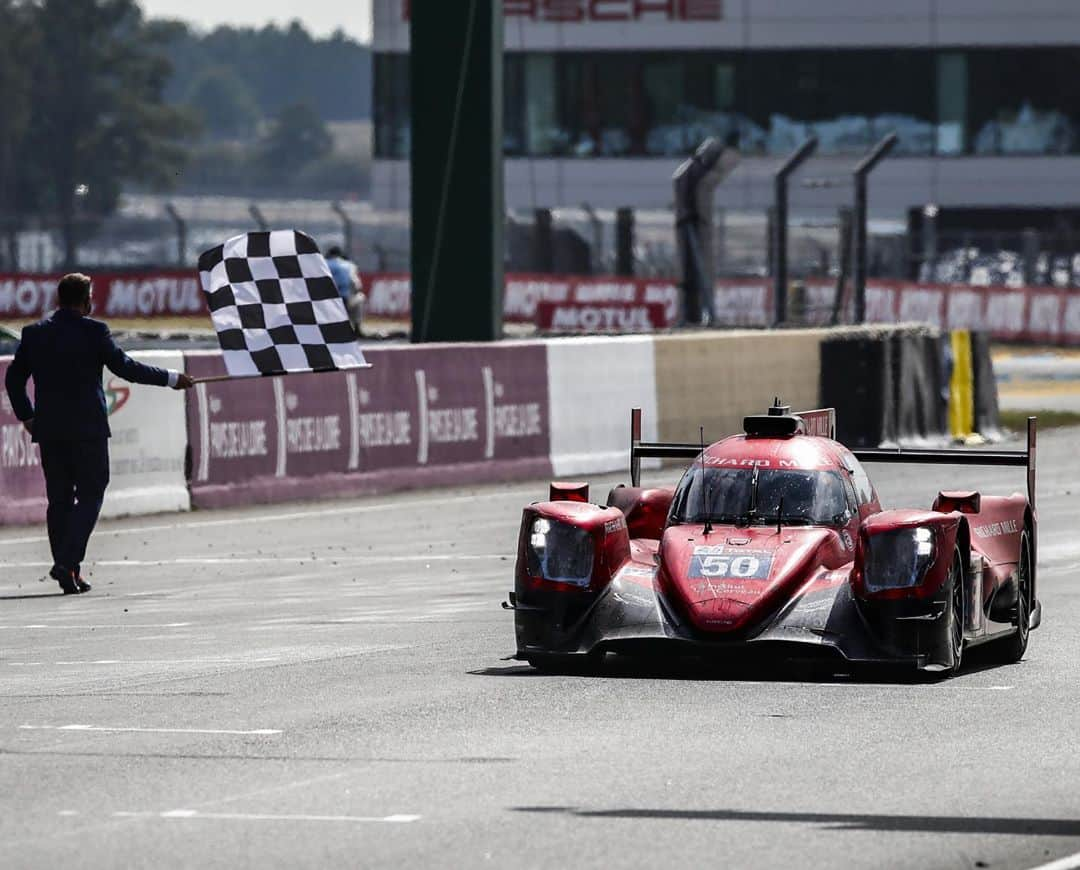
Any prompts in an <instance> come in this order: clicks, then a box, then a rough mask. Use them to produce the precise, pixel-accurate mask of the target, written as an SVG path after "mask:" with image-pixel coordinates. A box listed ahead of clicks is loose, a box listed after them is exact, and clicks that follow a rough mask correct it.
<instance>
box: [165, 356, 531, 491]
mask: <svg viewBox="0 0 1080 870" xmlns="http://www.w3.org/2000/svg"><path fill="white" fill-rule="evenodd" d="M366 355H367V358H368V360H369V362H371V363H372V366H373V368H371V369H366V370H363V371H358V372H347V373H335V374H321V375H296V376H293V377H289V378H272V379H269V378H268V379H261V380H257V381H250V380H248V381H222V382H219V383H209V384H200V385H199V386H198V387H197V388H196V389H195V390H194V391H193V394H194V395H193V397H192V400H191V401H189V403H188V434H189V439H190V443H191V468H192V476H191V495H192V503H193V504H194V506H195V507H201V508H211V507H224V506H231V505H239V504H248V503H251V502H275V501H284V500H290V499H305V498H319V497H324V496H334V495H337V496H343V495H358V494H362V493H370V492H378V491H385V490H392V489H409V488H417V487H425V486H436V485H443V484H450V483H467V482H472V481H476V482H493V481H498V480H507V479H513V478H522V477H541V476H544V475H547V474H549V473H550V469H551V462H550V458H549V456H550V439H549V428H548V427H549V406H548V382H547V360H546V349H545V347H544V346H543V345H542V344H539V343H519V344H500V345H482V344H477V345H452V346H451V345H424V346H408V345H405V346H400V347H393V348H385V349H375V350H371V351H368V352H366ZM187 369H188V373H189V374H191V375H192V376H194V377H196V378H199V377H207V376H213V375H218V374H222V373H223V372H224V369H223V366H222V362H221V359H220V356H219V355H217V354H189V355H188V357H187Z"/></svg>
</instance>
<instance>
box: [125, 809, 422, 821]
mask: <svg viewBox="0 0 1080 870" xmlns="http://www.w3.org/2000/svg"><path fill="white" fill-rule="evenodd" d="M113 818H116V819H210V820H217V821H230V822H350V823H361V822H385V823H389V824H408V823H409V822H416V821H419V820H420V816H417V815H406V814H404V813H399V814H396V815H392V816H314V815H307V814H274V813H204V812H201V811H199V810H169V811H167V812H164V813H145V812H143V813H132V812H116V813H113Z"/></svg>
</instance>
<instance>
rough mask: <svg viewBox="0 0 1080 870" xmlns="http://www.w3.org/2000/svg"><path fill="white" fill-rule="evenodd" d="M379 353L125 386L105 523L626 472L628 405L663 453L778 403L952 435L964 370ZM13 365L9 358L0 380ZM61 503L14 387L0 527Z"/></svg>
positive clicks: (892, 364) (860, 334)
mask: <svg viewBox="0 0 1080 870" xmlns="http://www.w3.org/2000/svg"><path fill="white" fill-rule="evenodd" d="M980 341H981V340H980V339H979V338H976V339H975V340H974V342H973V345H972V346H973V347H974V348H975V349H976V351H975V357H976V365H975V370H976V376H975V379H974V383H975V389H974V391H973V393H974V395H975V396H976V398H975V400H974V403H975V408H976V413H977V414H978V413H983V414H984V417H981V418H980V419H989V417H986V416H985V415H986V414H989V413H990V411H989V410H988V409H990V408H991V403H992V399H991V397H989V396H984V395H983V394H982V393H981V392H980V386H979V385H980V384H981V385H982V388H983V389H990V390H991V393H992V372H991V373H990V375H989V377H990V378H991V380H990V381H986V377H987V374H986V372H983V373H982V374H978V372H980V371H983V369H982V368H981V367H980V363H979V362H978V360H979V359H981V356H980V355H981V354H982V351H981V350H979V348H981V347H983V345H982V344H980ZM950 347H951V339H950ZM139 356H140V357H141V358H143V359H145V360H146V361H148V362H153V363H154V364H157V365H163V366H168V367H178V366H179V365H180V364H181V362H182V363H183V366H184V367H185V369H186V370H187V372H188V373H189V374H191V375H193V376H195V377H209V376H214V375H219V374H223V373H224V368H223V365H222V362H221V357H220V354H218V353H216V352H189V353H185V354H183V356H182V357H181V355H180V354H178V353H170V352H166V353H164V354H162V353H147V354H139ZM368 359H369V360H370V361H371V362H372V364H373V367H372V368H371V369H365V370H360V371H354V372H342V373H333V374H319V375H295V376H291V377H288V378H262V379H247V380H240V381H227V380H226V381H219V382H213V383H204V384H200V385H199V386H198V387H197V388H196V389H195V390H191V391H188V392H187V393H178V392H174V391H168V390H159V389H154V388H147V387H133V386H129V385H127V384H124V383H122V382H119V381H118V380H116V379H113V378H109V379H108V380H107V381H106V387H107V392H108V396H109V401H110V406H111V414H112V423H113V429H114V432H115V437H114V440H113V444H112V466H113V485H112V487H111V488H110V491H109V496H108V502H107V506H106V512H107V513H108V514H110V515H118V514H123V513H144V512H156V511H167V510H183V509H186V508H187V507H188V506H189V505H190V506H191V507H194V508H217V507H226V506H236V505H246V504H252V503H269V502H279V501H286V500H298V499H319V498H325V497H331V496H347V495H358V494H364V493H371V492H380V491H389V490H401V489H408V488H420V487H429V486H437V485H445V484H467V483H472V482H476V483H490V482H496V481H501V480H512V479H529V478H537V477H545V476H548V475H550V474H555V475H557V476H578V475H583V474H587V473H594V472H603V471H612V470H618V469H621V468H624V467H625V466H626V463H627V443H628V437H629V435H628V431H627V425H628V422H627V410H628V409H629V408H630V407H641V408H643V409H644V420H645V427H646V431H645V433H644V434H645V437H646V438H648V439H653V440H669V441H696V440H697V439H698V437H699V426H703V427H704V428H705V438H706V439H707V440H709V441H712V440H716V439H718V438H721V437H723V436H725V435H728V434H731V433H733V432H737V431H739V430H740V427H741V423H742V417H743V416H745V415H746V414H749V413H754V412H760V411H761V409H762V407H763V406H764V405H766V404H768V403H769V402H770V401H771V400H772V398H773V397H774V396H781V397H782V398H783V399H784V400H785V401H786V402H788V403H790V404H792V405H793V406H796V407H803V408H808V407H817V406H821V405H833V406H835V407H836V408H837V411H838V415H837V416H838V425H839V436H840V439H841V440H842V441H844V442H845V443H848V444H850V445H851V446H866V445H874V446H876V445H877V444H880V443H882V442H887V441H894V440H896V439H897V438H902V439H911V438H916V439H918V438H928V437H934V436H937V437H941V436H942V435H943V433H944V429H945V417H944V413H945V412H944V408H945V406H946V403H945V401H944V397H946V395H947V394H948V384H949V380H948V375H947V372H954V371H955V368H947V367H946V365H945V363H944V361H943V355H942V353H941V346H940V345H939V343H938V339H937V337H936V334H935V333H932V332H931V331H929V330H926V329H925V328H922V329H912V328H902V329H898V328H891V327H890V328H869V327H868V328H848V329H842V330H832V331H830V330H824V329H805V330H785V331H775V332H764V331H746V332H717V331H709V332H699V333H685V334H678V335H660V336H625V337H618V338H597V337H591V338H565V339H551V340H548V341H544V342H539V341H522V342H502V343H498V344H490V345H489V344H462V345H420V346H417V345H398V346H387V347H377V348H374V349H371V350H370V351H369V352H368ZM6 365H7V363H6V361H5V360H3V359H0V378H2V376H3V373H4V371H5V369H6ZM986 365H987V366H988V365H989V363H988V360H987V363H986ZM988 385H989V386H988ZM980 408H981V409H983V411H979V410H978V409H980ZM185 453H186V455H185ZM185 465H186V468H185ZM185 471H186V475H185ZM44 506H45V505H44V498H43V484H42V476H41V470H40V468H39V459H38V453H37V449H36V447H35V446H34V445H32V444H31V443H30V439H29V437H28V436H27V435H26V433H25V432H24V430H23V428H22V426H21V424H19V423H18V421H17V420H15V418H14V416H13V415H12V414H11V409H10V406H9V405H8V404H7V399H6V396H5V395H4V394H3V392H2V391H0V524H13V523H19V522H39V521H40V520H41V519H42V518H43V516H44Z"/></svg>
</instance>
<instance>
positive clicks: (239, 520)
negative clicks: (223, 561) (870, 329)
mask: <svg viewBox="0 0 1080 870" xmlns="http://www.w3.org/2000/svg"><path fill="white" fill-rule="evenodd" d="M538 491H540V492H542V491H543V490H538V489H537V487H536V486H535V485H534V486H528V487H524V486H522V487H515V488H512V489H505V488H500V489H499V490H498V492H497V494H498V496H511V495H514V496H516V495H529V494H532V495H535V494H536V493H537V492H538ZM432 498H434V496H428V497H426V498H416V499H405V500H401V501H378V502H370V503H365V504H362V505H353V506H352V507H345V506H341V507H330V508H320V509H318V510H306V511H293V512H291V513H283V514H260V515H257V516H238V517H229V518H227V519H221V520H202V521H194V522H177V523H160V524H158V525H153V526H135V527H133V528H128V529H98V530H97V531H95V532H94V536H95V539H100V538H101V537H103V536H105V535H141V534H145V533H146V532H171V531H175V530H177V529H183V530H192V529H208V528H220V527H222V526H250V525H261V524H262V523H280V522H290V521H292V520H305V519H314V518H316V517H342V516H349V515H352V514H367V513H384V512H386V511H391V510H412V509H413V508H428V509H430V508H431V505H432ZM477 498H483V496H481V495H455V496H443V495H439V496H437V499H438V503H439V506H440V507H442V506H444V505H448V504H456V503H460V502H469V501H476V499H477ZM48 540H49V539H48V538H47V537H45V536H44V535H35V536H33V537H26V538H7V539H6V540H5V539H0V547H7V546H15V545H18V544H40V543H45V542H48Z"/></svg>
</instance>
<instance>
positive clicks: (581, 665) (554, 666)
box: [529, 653, 604, 674]
mask: <svg viewBox="0 0 1080 870" xmlns="http://www.w3.org/2000/svg"><path fill="white" fill-rule="evenodd" d="M603 660H604V656H603V653H601V654H600V655H597V654H595V653H589V654H588V655H559V654H558V653H534V654H533V655H531V656H529V664H530V665H532V666H533V667H534V668H536V670H538V671H541V672H542V673H545V674H594V673H596V672H597V671H598V670H600V665H601V663H602V662H603Z"/></svg>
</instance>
